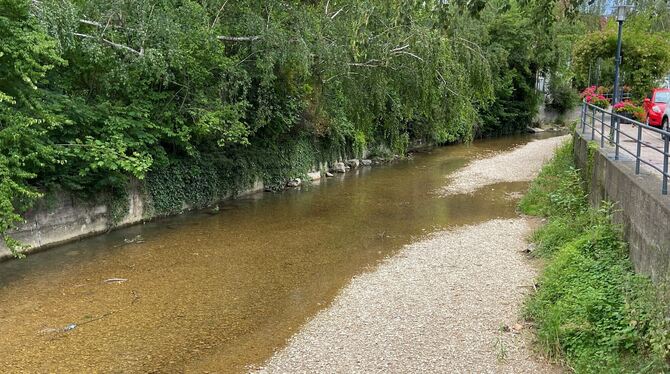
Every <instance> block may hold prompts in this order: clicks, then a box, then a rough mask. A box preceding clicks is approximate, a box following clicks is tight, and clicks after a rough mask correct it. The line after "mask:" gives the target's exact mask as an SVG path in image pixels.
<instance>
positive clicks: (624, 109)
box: [612, 100, 645, 121]
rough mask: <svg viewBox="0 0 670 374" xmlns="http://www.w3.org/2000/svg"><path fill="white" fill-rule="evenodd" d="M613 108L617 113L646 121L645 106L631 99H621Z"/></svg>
mask: <svg viewBox="0 0 670 374" xmlns="http://www.w3.org/2000/svg"><path fill="white" fill-rule="evenodd" d="M612 109H613V110H614V111H615V112H616V113H620V114H626V115H628V116H630V117H631V118H635V119H636V120H638V121H644V117H645V112H644V108H642V107H641V106H639V105H635V103H633V102H632V101H630V100H624V101H620V102H618V103H616V104H614V105H613V106H612Z"/></svg>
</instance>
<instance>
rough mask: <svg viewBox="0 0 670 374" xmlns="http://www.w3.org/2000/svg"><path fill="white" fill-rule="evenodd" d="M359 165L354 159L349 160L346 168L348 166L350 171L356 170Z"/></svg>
mask: <svg viewBox="0 0 670 374" xmlns="http://www.w3.org/2000/svg"><path fill="white" fill-rule="evenodd" d="M359 165H360V161H358V159H356V158H352V159H351V160H347V166H349V167H350V168H352V169H356V168H357V167H358V166H359Z"/></svg>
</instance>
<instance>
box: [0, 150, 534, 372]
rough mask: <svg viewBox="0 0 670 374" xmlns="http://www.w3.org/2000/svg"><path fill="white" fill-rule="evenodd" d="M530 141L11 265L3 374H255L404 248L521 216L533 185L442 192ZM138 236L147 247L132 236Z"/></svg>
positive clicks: (0, 299)
mask: <svg viewBox="0 0 670 374" xmlns="http://www.w3.org/2000/svg"><path fill="white" fill-rule="evenodd" d="M529 139H531V138H529V137H518V138H506V139H498V140H488V141H482V142H477V143H475V144H473V145H470V146H452V147H446V148H440V149H435V150H433V151H431V152H428V153H422V154H418V155H416V156H415V157H414V158H413V159H411V160H407V161H402V162H398V163H396V164H394V165H391V166H380V167H375V168H362V169H358V170H356V171H353V172H351V173H348V174H346V175H344V176H336V177H335V178H332V179H328V180H323V181H322V182H321V183H318V184H315V185H313V186H308V187H303V188H302V191H297V190H292V191H285V192H283V193H280V194H269V193H266V194H259V195H255V196H253V197H250V198H245V199H241V200H236V201H232V202H230V203H228V204H225V205H224V206H222V208H221V209H220V211H218V212H216V213H214V212H210V213H207V212H200V213H194V214H188V215H184V216H181V217H176V218H171V219H165V220H161V221H158V222H154V223H148V224H145V225H138V226H134V227H130V228H127V229H123V230H119V231H115V232H112V233H110V234H108V235H104V236H100V237H97V238H92V239H86V240H82V241H80V242H76V243H73V244H69V245H65V246H61V247H59V248H56V249H53V250H50V251H46V252H43V253H38V254H35V255H33V256H29V257H28V258H27V259H25V260H20V261H9V262H5V263H2V264H0V345H1V346H2V353H1V354H0V367H2V368H3V371H19V370H24V371H30V372H64V371H67V372H91V371H98V372H147V371H154V372H155V371H158V372H180V371H195V372H203V371H212V372H239V371H244V368H245V367H247V365H254V364H259V363H262V362H263V360H265V359H267V358H268V357H269V356H270V355H271V354H272V352H273V350H275V349H276V348H278V347H281V346H282V345H283V344H284V343H285V341H286V339H287V338H289V337H290V336H291V335H292V334H293V333H295V332H296V331H297V329H298V328H299V327H300V326H301V325H302V324H303V323H304V322H306V320H307V319H308V318H309V317H311V316H312V315H314V314H315V313H316V312H317V311H318V310H319V309H321V308H324V307H325V306H326V305H327V304H328V303H329V302H330V301H331V300H332V299H333V298H334V296H335V295H336V294H337V292H338V290H339V289H340V288H341V287H342V286H344V285H346V284H347V282H348V281H349V279H351V277H352V276H354V275H355V274H357V273H360V272H362V271H365V270H367V269H370V268H371V267H373V266H374V265H375V264H377V263H378V261H379V260H381V259H383V258H384V257H387V256H390V255H393V254H394V253H395V252H396V251H398V250H399V249H400V248H401V247H402V245H404V244H407V243H409V242H411V241H412V240H416V239H417V238H419V237H420V236H422V235H424V234H427V233H429V232H431V231H435V230H439V229H442V228H445V227H448V226H454V225H463V224H471V223H476V222H480V221H484V220H488V219H491V218H494V217H512V216H514V215H515V208H514V206H515V202H514V201H513V199H510V196H513V195H514V194H513V192H516V191H521V190H523V189H524V188H525V184H523V183H514V184H500V185H495V186H491V187H487V188H485V189H483V190H482V191H480V192H478V193H477V194H475V195H460V196H453V197H449V198H440V197H438V196H436V195H434V194H433V193H432V192H433V191H434V190H436V189H437V188H438V187H440V186H441V185H443V184H444V183H445V180H446V179H445V175H447V174H448V173H450V172H452V171H454V170H455V169H457V168H459V167H461V166H463V165H464V164H465V163H466V162H467V161H468V160H470V159H471V158H473V157H474V156H475V155H478V154H479V155H481V154H482V152H488V151H497V150H505V149H509V148H511V147H513V146H515V145H518V144H522V143H524V142H527V141H528V140H529ZM137 235H141V238H142V239H143V240H138V241H137V242H134V243H130V244H126V243H125V242H124V239H132V238H135V237H136V236H137ZM112 278H119V279H116V280H110V279H112ZM106 280H109V281H108V282H105V281H106Z"/></svg>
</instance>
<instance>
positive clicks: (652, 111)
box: [644, 88, 670, 127]
mask: <svg viewBox="0 0 670 374" xmlns="http://www.w3.org/2000/svg"><path fill="white" fill-rule="evenodd" d="M668 103H670V88H657V89H655V90H653V91H652V92H651V96H650V97H647V98H646V99H644V111H645V112H647V123H648V124H649V126H654V127H661V123H662V121H663V113H665V107H666V105H667V104H668Z"/></svg>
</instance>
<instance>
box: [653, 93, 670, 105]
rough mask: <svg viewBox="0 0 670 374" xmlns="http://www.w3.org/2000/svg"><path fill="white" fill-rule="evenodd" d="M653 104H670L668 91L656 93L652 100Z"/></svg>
mask: <svg viewBox="0 0 670 374" xmlns="http://www.w3.org/2000/svg"><path fill="white" fill-rule="evenodd" d="M654 102H655V103H662V104H667V103H668V102H670V92H668V91H663V92H656V98H655V99H654Z"/></svg>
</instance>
